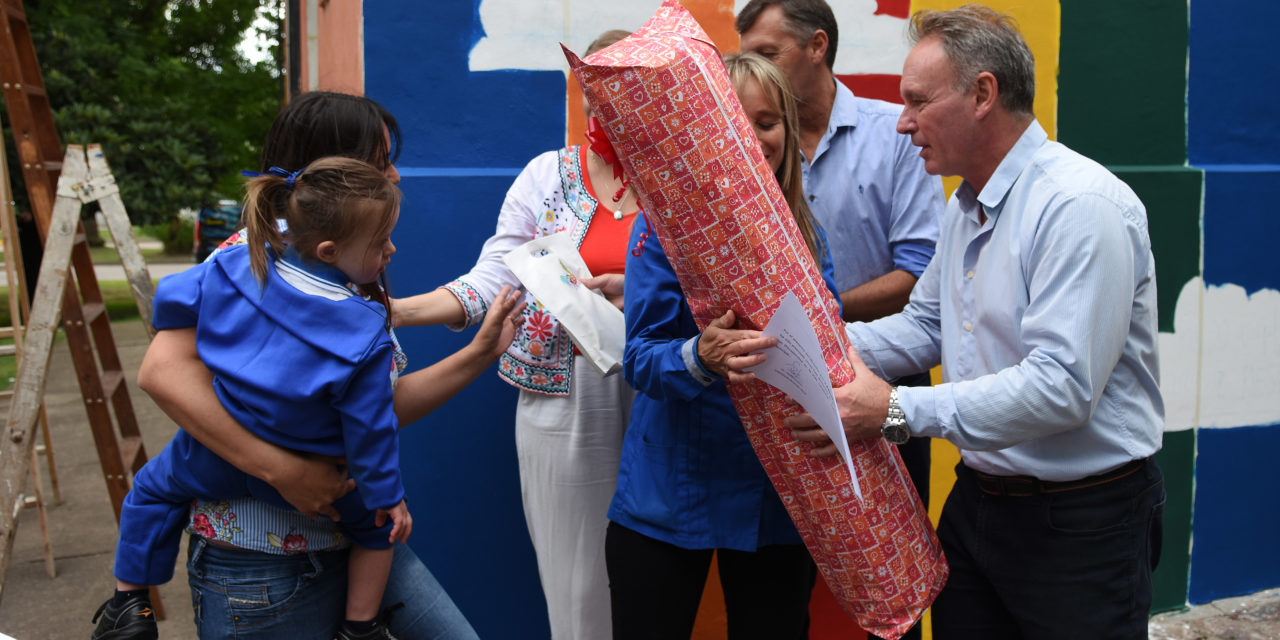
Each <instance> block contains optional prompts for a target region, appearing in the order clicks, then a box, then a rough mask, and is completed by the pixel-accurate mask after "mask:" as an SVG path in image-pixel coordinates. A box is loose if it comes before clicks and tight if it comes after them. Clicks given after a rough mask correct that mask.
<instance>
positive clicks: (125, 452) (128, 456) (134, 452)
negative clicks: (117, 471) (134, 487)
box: [120, 436, 145, 478]
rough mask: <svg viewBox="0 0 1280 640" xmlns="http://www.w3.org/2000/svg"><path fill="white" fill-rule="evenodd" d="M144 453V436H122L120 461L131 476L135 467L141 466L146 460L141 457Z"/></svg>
mask: <svg viewBox="0 0 1280 640" xmlns="http://www.w3.org/2000/svg"><path fill="white" fill-rule="evenodd" d="M141 453H142V436H125V437H123V438H120V462H122V463H124V469H125V471H126V473H128V474H129V477H130V478H132V477H133V468H134V467H135V466H140V465H141V464H142V463H143V462H145V460H141V459H140V457H139V456H140V454H141Z"/></svg>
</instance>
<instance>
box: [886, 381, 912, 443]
mask: <svg viewBox="0 0 1280 640" xmlns="http://www.w3.org/2000/svg"><path fill="white" fill-rule="evenodd" d="M880 435H883V436H884V439H885V441H886V442H888V443H889V444H906V443H907V440H909V439H911V430H910V429H908V428H907V415H906V414H905V413H903V412H902V407H900V406H898V388H897V387H894V388H893V389H892V390H891V391H889V415H888V416H887V417H885V419H884V424H882V425H880Z"/></svg>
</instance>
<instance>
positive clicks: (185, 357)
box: [138, 328, 355, 520]
mask: <svg viewBox="0 0 1280 640" xmlns="http://www.w3.org/2000/svg"><path fill="white" fill-rule="evenodd" d="M138 387H139V388H141V389H142V390H143V391H146V392H147V394H148V395H150V396H151V398H152V399H153V400H155V403H156V405H157V406H159V407H160V409H161V410H162V411H164V412H165V414H166V415H168V416H169V417H170V418H172V419H173V421H174V422H176V423H178V426H180V427H182V428H183V429H184V430H186V431H187V433H190V434H191V436H192V437H194V438H195V439H196V440H198V441H199V442H200V443H201V444H203V445H204V446H206V447H209V449H210V450H211V451H213V452H214V453H215V454H217V455H218V456H219V457H220V458H222V459H223V460H226V461H227V462H230V463H231V464H233V465H235V467H236V468H237V469H240V470H241V471H243V472H245V473H247V474H249V475H251V476H254V477H255V478H258V479H260V480H262V481H263V482H266V483H267V484H270V485H271V486H272V487H275V489H276V490H277V491H279V492H280V495H281V496H283V497H284V499H285V500H286V501H288V503H289V504H291V505H293V506H294V508H296V509H297V510H298V511H300V512H302V513H303V514H306V515H308V516H315V515H317V514H324V515H327V516H329V517H331V518H333V519H335V520H336V519H337V518H338V513H337V512H336V511H335V510H334V509H333V507H332V506H331V505H332V503H333V501H334V500H337V499H338V498H341V497H342V496H343V495H346V493H347V492H348V491H351V490H352V489H354V488H355V483H354V481H352V480H351V479H350V478H348V477H347V475H346V473H345V472H343V471H340V470H339V468H338V465H337V463H338V462H340V461H339V460H336V459H333V458H328V457H323V456H303V455H301V454H299V453H297V452H295V451H291V450H289V449H285V448H283V447H279V446H277V445H274V444H271V443H269V442H267V441H265V440H263V439H261V438H259V437H258V436H256V435H254V434H253V433H251V432H250V431H249V430H247V429H245V428H244V427H242V426H240V423H238V422H236V420H235V419H234V418H232V417H231V414H229V413H227V410H226V409H225V408H223V406H222V403H221V402H219V401H218V396H217V395H216V394H215V393H214V391H213V374H212V373H210V372H209V369H208V368H207V367H205V366H204V363H203V362H201V361H200V356H199V354H198V353H197V351H196V330H195V329H194V328H190V329H167V330H162V331H158V332H156V337H155V339H154V340H152V342H151V346H150V347H148V348H147V352H146V355H144V356H143V358H142V365H141V367H139V369H138Z"/></svg>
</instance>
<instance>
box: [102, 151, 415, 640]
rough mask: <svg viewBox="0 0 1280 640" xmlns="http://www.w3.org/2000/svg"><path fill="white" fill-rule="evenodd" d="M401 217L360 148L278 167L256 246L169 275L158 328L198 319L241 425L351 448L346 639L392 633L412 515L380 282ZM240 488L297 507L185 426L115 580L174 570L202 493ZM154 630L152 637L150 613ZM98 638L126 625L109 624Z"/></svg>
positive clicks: (145, 476)
mask: <svg viewBox="0 0 1280 640" xmlns="http://www.w3.org/2000/svg"><path fill="white" fill-rule="evenodd" d="M399 215H400V191H399V189H398V188H396V186H395V185H394V184H392V183H391V181H390V180H388V179H387V177H386V176H384V175H383V172H382V171H380V170H378V169H376V168H374V167H372V166H370V165H368V164H367V163H364V162H361V161H359V160H353V159H350V158H337V157H333V158H322V159H320V160H317V161H315V162H313V163H311V164H310V165H309V166H308V167H306V169H304V170H302V171H298V172H295V173H289V172H286V171H283V170H279V169H275V168H273V169H272V171H271V172H269V173H267V174H262V175H260V176H258V177H256V178H254V179H252V180H250V181H249V184H248V196H247V207H246V212H245V223H246V225H247V230H248V235H249V242H248V244H247V245H243V246H236V247H231V248H228V249H226V250H224V251H222V252H221V253H220V254H219V255H217V256H216V257H214V258H213V259H212V260H210V261H209V262H206V263H204V264H200V265H197V266H195V267H193V268H191V269H188V270H187V271H185V272H183V273H181V274H177V275H174V276H170V277H167V278H165V279H164V280H163V281H162V282H161V283H160V286H159V287H158V289H157V292H156V298H155V307H154V323H155V326H156V328H157V329H175V328H190V327H195V328H196V341H197V348H198V351H199V353H200V357H201V359H202V360H203V361H204V362H205V363H206V364H207V365H208V366H209V367H210V369H212V370H213V373H214V383H213V384H214V389H215V391H216V392H217V395H218V398H219V400H221V402H222V404H223V406H224V407H226V409H227V410H228V412H230V413H231V415H232V416H233V417H235V418H236V420H237V421H238V422H239V423H240V424H241V425H243V426H244V427H245V428H246V429H248V430H250V431H252V432H254V433H255V434H257V435H258V436H259V437H261V438H263V439H265V440H267V441H270V442H272V443H274V444H277V445H280V446H283V447H288V448H291V449H296V450H299V451H304V452H308V453H314V454H318V455H324V456H334V457H345V458H346V461H347V466H348V469H349V471H350V474H351V476H352V477H353V478H354V479H355V481H356V486H357V489H358V491H356V492H352V493H350V494H347V496H346V497H344V498H343V499H341V500H339V501H338V502H337V503H335V504H334V506H335V508H336V509H337V510H338V512H339V513H340V514H341V525H342V530H343V533H344V534H345V535H347V536H349V537H350V538H351V540H352V542H353V543H354V545H353V546H352V549H351V554H352V556H351V561H350V575H349V580H348V592H347V606H346V622H345V623H344V625H343V628H342V633H341V634H339V638H371V637H377V638H389V637H391V636H390V633H389V632H387V631H386V630H385V628H384V626H383V625H382V622H383V621H382V620H379V619H378V613H379V612H378V607H379V602H380V600H381V599H382V592H383V589H384V587H385V585H386V579H387V575H388V573H389V571H390V567H391V557H392V556H391V553H392V550H391V544H392V543H394V542H396V541H403V540H406V539H407V538H408V537H409V534H410V532H411V531H412V528H413V520H412V518H411V516H410V514H409V510H408V508H407V507H406V506H405V500H404V488H403V486H402V484H401V478H400V470H399V460H400V456H399V448H398V440H397V435H396V431H397V428H398V424H397V420H396V416H395V413H394V411H393V403H392V391H393V389H394V385H395V380H396V377H397V375H398V374H399V372H400V371H401V370H402V369H403V368H404V365H405V358H404V355H403V353H402V352H401V351H400V349H399V347H398V345H397V343H396V341H395V338H394V335H393V334H392V333H391V330H390V323H389V322H388V309H387V298H386V296H385V294H384V293H383V290H382V288H381V287H379V286H378V284H377V283H378V282H379V281H380V279H381V277H382V275H383V271H384V269H385V268H386V266H387V264H388V262H390V260H391V256H392V254H394V253H395V251H396V249H395V245H393V244H392V243H391V231H392V229H393V228H394V227H395V225H396V221H397V219H398V217H399ZM277 219H282V220H283V221H284V222H285V223H287V229H288V233H287V236H285V235H282V233H281V231H280V226H279V225H278V223H277ZM242 495H252V496H254V497H255V498H258V499H260V500H265V501H268V502H272V503H274V504H277V505H280V506H283V507H286V508H288V507H289V505H288V503H287V502H285V500H284V499H283V498H282V497H281V496H280V494H279V493H277V492H276V491H275V489H273V488H271V487H270V486H269V485H268V484H266V483H264V482H262V481H260V480H258V479H256V478H254V477H252V476H249V475H247V474H245V473H243V472H241V471H240V470H238V469H236V468H235V467H234V466H232V465H231V464H230V463H228V462H226V461H224V460H222V459H221V458H219V457H218V456H217V455H215V454H214V453H212V452H211V451H210V450H209V449H207V448H205V447H204V446H203V445H201V444H200V443H199V442H197V441H196V440H195V439H193V438H191V437H190V436H189V435H188V434H187V433H186V432H184V431H181V430H179V431H178V433H177V435H175V436H174V438H173V440H172V441H171V442H170V443H169V444H168V446H166V447H165V449H164V450H163V451H162V452H161V453H160V455H158V456H157V457H155V458H153V459H151V460H150V461H149V462H148V463H147V464H146V465H145V466H144V467H143V468H142V470H140V471H139V472H138V474H137V476H136V478H135V479H134V486H133V489H132V490H131V491H130V492H129V494H128V496H127V497H126V498H125V502H124V506H123V508H122V511H121V515H120V540H119V543H118V544H117V547H116V566H115V574H116V577H117V581H118V582H117V589H118V592H128V591H131V590H137V589H145V585H152V584H160V583H163V582H166V581H168V580H169V579H170V578H171V577H172V575H173V566H174V560H175V558H176V556H177V551H178V546H179V540H180V536H181V531H182V528H183V525H185V524H186V520H187V509H188V505H189V503H190V502H191V501H192V500H193V499H195V498H206V499H216V498H228V497H236V496H242ZM388 519H390V521H391V522H389V523H388V522H386V521H387V520H388ZM139 579H141V580H142V582H141V583H139V582H137V581H138V580H139ZM109 604H110V601H108V603H105V604H104V605H103V607H104V608H105V607H107V606H108V605H109ZM100 612H101V609H100ZM144 633H147V632H144ZM149 633H150V634H151V635H150V636H149V637H151V638H154V637H155V635H154V627H151V629H150V631H149ZM99 637H117V636H115V635H112V633H111V632H104V630H103V629H99V631H98V632H95V634H94V638H99ZM127 637H141V636H135V635H129V636H127Z"/></svg>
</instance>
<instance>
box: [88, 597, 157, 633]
mask: <svg viewBox="0 0 1280 640" xmlns="http://www.w3.org/2000/svg"><path fill="white" fill-rule="evenodd" d="M99 618H101V619H99ZM93 621H94V622H97V623H98V628H97V629H94V630H93V635H92V636H89V640H156V638H158V637H159V636H160V632H159V631H157V630H156V613H155V611H154V610H153V609H152V608H151V599H150V598H148V597H147V596H137V597H133V598H129V599H128V600H125V601H124V604H122V605H120V606H119V607H113V606H111V600H107V601H106V602H104V603H102V606H101V607H98V612H97V613H95V614H93Z"/></svg>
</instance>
